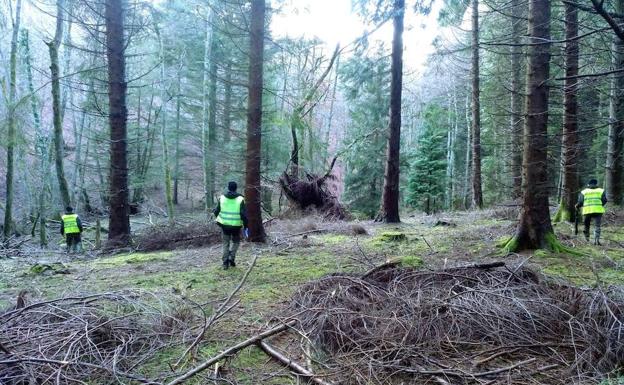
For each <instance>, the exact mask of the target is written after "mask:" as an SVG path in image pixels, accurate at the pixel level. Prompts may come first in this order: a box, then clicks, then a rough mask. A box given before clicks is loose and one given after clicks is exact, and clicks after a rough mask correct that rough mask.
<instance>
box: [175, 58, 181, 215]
mask: <svg viewBox="0 0 624 385" xmlns="http://www.w3.org/2000/svg"><path fill="white" fill-rule="evenodd" d="M178 60H179V61H180V62H182V58H179V59H178ZM177 78H178V79H177V87H176V91H177V92H176V125H175V154H174V161H173V163H174V165H173V204H174V205H177V204H179V201H178V193H179V191H178V190H179V188H180V118H181V116H180V114H181V112H182V68H181V67H180V68H178V76H177Z"/></svg>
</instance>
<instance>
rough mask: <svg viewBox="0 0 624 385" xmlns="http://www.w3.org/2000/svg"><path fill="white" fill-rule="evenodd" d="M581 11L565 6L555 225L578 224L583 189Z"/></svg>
mask: <svg viewBox="0 0 624 385" xmlns="http://www.w3.org/2000/svg"><path fill="white" fill-rule="evenodd" d="M577 35H578V9H577V8H576V7H575V6H574V5H573V4H571V2H570V3H565V36H566V46H565V76H566V79H565V83H564V88H563V89H564V96H563V108H564V110H563V138H562V141H563V143H562V144H563V146H562V149H561V169H562V189H561V202H560V205H559V210H558V211H557V214H556V215H555V222H558V221H568V222H574V219H575V216H576V212H575V209H574V205H575V204H576V200H577V194H578V189H579V175H578V160H579V141H578V101H577V93H578V79H576V76H577V75H578V73H579V43H578V40H577V39H576V36H577Z"/></svg>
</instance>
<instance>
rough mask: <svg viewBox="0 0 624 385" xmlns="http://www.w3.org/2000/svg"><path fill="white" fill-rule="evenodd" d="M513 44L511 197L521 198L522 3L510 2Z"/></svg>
mask: <svg viewBox="0 0 624 385" xmlns="http://www.w3.org/2000/svg"><path fill="white" fill-rule="evenodd" d="M511 7H512V23H513V27H512V30H513V44H514V45H512V47H511V122H510V126H511V147H512V148H511V178H512V186H513V187H512V197H513V198H514V199H516V198H520V197H521V196H522V101H523V97H522V47H521V46H520V44H521V43H522V35H523V33H524V32H525V31H523V28H522V27H523V25H524V21H523V20H522V19H521V17H522V14H523V12H522V8H523V7H522V1H521V0H512V3H511Z"/></svg>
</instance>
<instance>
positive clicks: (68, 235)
mask: <svg viewBox="0 0 624 385" xmlns="http://www.w3.org/2000/svg"><path fill="white" fill-rule="evenodd" d="M81 233H82V222H81V221H80V217H79V216H78V214H75V213H74V209H73V208H72V207H70V206H67V207H65V214H63V215H62V216H61V235H64V236H65V242H66V243H67V252H68V253H70V252H72V251H75V252H80V251H82V243H81V239H80V234H81Z"/></svg>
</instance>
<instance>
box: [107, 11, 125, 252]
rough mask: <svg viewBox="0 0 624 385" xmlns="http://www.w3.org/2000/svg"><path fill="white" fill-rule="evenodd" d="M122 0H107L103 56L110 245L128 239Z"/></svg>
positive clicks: (121, 242) (120, 243) (122, 244)
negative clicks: (105, 61) (105, 85)
mask: <svg viewBox="0 0 624 385" xmlns="http://www.w3.org/2000/svg"><path fill="white" fill-rule="evenodd" d="M123 3H124V2H123V0H107V1H106V10H105V18H106V48H107V50H106V51H107V52H106V54H107V55H106V56H107V59H108V100H109V118H108V121H109V124H110V139H111V141H110V196H109V201H110V214H109V223H108V240H109V243H111V245H116V246H125V245H127V244H129V243H130V216H129V205H128V159H127V156H128V154H127V152H128V143H127V142H128V131H127V119H128V110H127V108H126V88H127V83H126V57H125V52H124V50H125V44H124V43H125V42H124V9H123Z"/></svg>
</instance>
